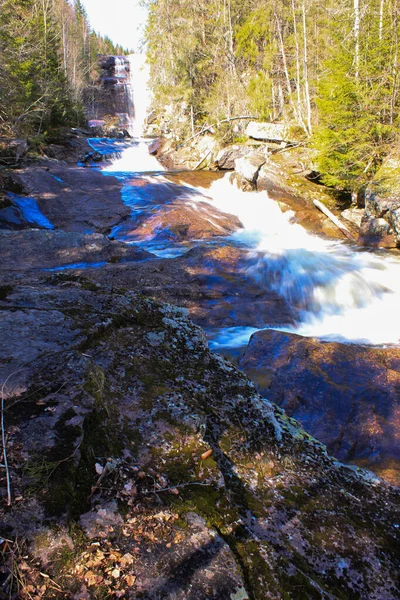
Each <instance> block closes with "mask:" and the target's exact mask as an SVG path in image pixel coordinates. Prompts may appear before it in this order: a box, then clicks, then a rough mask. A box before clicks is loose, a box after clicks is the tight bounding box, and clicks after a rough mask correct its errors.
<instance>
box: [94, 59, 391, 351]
mask: <svg viewBox="0 0 400 600" xmlns="http://www.w3.org/2000/svg"><path fill="white" fill-rule="evenodd" d="M129 62H130V73H131V80H130V81H131V83H130V85H131V93H132V96H133V99H134V115H133V119H132V132H133V133H134V135H135V139H134V143H133V144H132V145H131V146H130V147H129V148H127V149H126V150H124V151H123V153H122V155H121V157H120V158H119V159H118V160H115V161H114V162H113V163H112V164H111V165H109V166H107V167H106V168H105V169H103V171H104V172H105V174H107V173H113V174H115V175H116V176H117V177H120V178H121V179H122V180H123V181H124V183H125V185H124V189H123V192H122V194H123V198H124V201H125V202H126V203H127V204H129V205H130V206H132V208H133V209H134V210H135V208H136V207H137V206H138V205H139V208H138V210H139V211H140V212H141V211H142V210H144V206H145V200H146V194H145V193H144V194H142V193H140V194H139V195H138V194H137V190H138V188H137V187H135V186H133V187H132V186H131V185H130V183H129V178H130V177H131V175H130V174H133V177H134V174H135V173H146V172H149V171H150V172H154V171H162V170H163V168H162V167H161V166H160V164H159V162H158V161H157V159H156V158H155V157H153V156H150V154H149V153H148V147H147V146H148V141H149V140H147V141H146V140H144V139H143V138H142V137H140V136H141V135H142V133H143V125H144V122H145V118H146V114H147V110H148V106H149V98H150V96H149V93H148V90H147V81H148V69H147V66H146V65H145V59H144V57H143V56H141V55H136V54H135V55H131V56H130V57H129ZM141 178H142V183H141V185H140V187H141V188H143V185H146V183H148V184H149V186H152V188H151V189H152V191H151V194H152V196H154V195H157V185H159V186H161V185H164V186H165V185H169V186H171V183H169V182H167V181H166V180H165V178H163V177H159V176H158V177H156V178H154V177H151V176H149V175H144V176H143V175H142V176H141ZM186 187H187V188H188V194H187V198H186V201H187V202H189V203H191V205H192V206H195V205H196V203H197V202H198V201H199V200H201V201H205V200H206V201H208V202H211V203H212V204H213V205H214V206H215V207H217V208H219V209H220V210H222V211H223V212H226V213H231V214H235V215H236V216H238V218H239V219H240V221H241V222H242V223H243V225H244V228H243V229H242V230H240V231H238V232H236V233H235V234H233V235H232V236H231V237H230V243H236V244H238V245H240V246H241V247H242V248H244V249H247V250H248V267H247V269H246V274H247V276H248V277H249V278H250V279H253V280H256V281H257V283H259V284H260V285H261V286H265V287H266V288H269V289H271V288H272V289H273V290H275V291H276V292H277V293H278V294H279V295H281V296H282V297H283V298H284V299H285V300H286V301H287V302H288V304H289V305H290V307H291V308H292V309H293V314H294V318H295V321H296V323H297V325H296V327H294V328H291V329H288V328H285V331H292V332H294V333H298V334H300V335H304V336H315V337H319V338H321V339H329V340H339V341H347V342H359V343H360V342H361V343H367V344H398V343H400V319H399V318H398V311H399V306H400V260H399V259H396V258H394V257H390V256H388V255H382V254H379V253H373V252H368V251H365V250H360V249H357V248H353V247H351V246H349V245H348V244H344V243H341V242H338V241H329V240H326V239H322V238H319V237H317V236H315V235H311V234H309V233H307V232H306V231H305V230H304V229H303V228H302V227H301V226H300V225H298V224H296V223H295V222H294V220H293V213H290V212H285V213H282V211H281V210H280V208H279V205H278V204H277V203H276V202H274V201H273V200H271V199H270V198H269V197H268V194H267V193H266V192H259V193H257V192H252V193H250V192H242V191H241V190H239V189H238V188H237V187H236V186H235V185H233V184H232V183H231V182H230V177H229V174H228V175H226V176H225V177H224V178H222V179H220V180H218V181H215V182H214V183H213V184H212V186H211V188H210V189H208V190H204V189H201V188H196V189H193V188H191V186H189V185H187V186H186ZM189 188H191V189H189ZM132 190H133V192H134V193H133V195H132ZM160 192H161V193H162V191H161V188H160ZM189 192H190V193H189ZM193 192H195V193H193ZM179 196H180V198H182V197H185V194H184V192H183V193H182V189H180V190H179ZM194 243H196V242H194ZM224 243H225V242H224V241H223V239H221V244H224ZM169 250H170V248H169V247H168V248H167V247H166V248H158V249H157V251H158V253H159V255H163V252H168V251H169ZM174 251H176V248H175V250H174ZM266 325H268V324H266ZM282 329H283V328H282ZM253 331H254V329H250V328H240V327H239V328H232V329H231V330H230V331H227V330H224V331H223V332H221V339H225V340H228V341H227V342H226V344H225V345H229V346H231V347H233V346H237V345H243V341H244V339H245V338H246V337H247V339H248V337H249V336H250V334H251V333H252V332H253ZM215 345H218V340H217V341H216V342H215Z"/></svg>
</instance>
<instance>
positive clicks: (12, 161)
mask: <svg viewBox="0 0 400 600" xmlns="http://www.w3.org/2000/svg"><path fill="white" fill-rule="evenodd" d="M27 152H28V142H27V140H15V139H9V138H2V137H0V165H7V166H16V165H17V164H18V163H19V162H20V161H21V158H23V157H24V156H25V155H26V153H27Z"/></svg>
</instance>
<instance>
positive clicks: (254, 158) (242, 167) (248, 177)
mask: <svg viewBox="0 0 400 600" xmlns="http://www.w3.org/2000/svg"><path fill="white" fill-rule="evenodd" d="M265 162H266V157H265V155H264V154H262V153H261V152H253V153H252V154H251V155H249V156H247V157H246V156H245V157H243V158H237V159H236V160H235V171H236V173H237V174H238V175H239V177H241V178H243V179H244V180H245V181H246V182H248V183H250V184H251V186H252V187H255V185H256V181H257V178H258V175H259V172H260V169H261V167H262V165H263V164H264V163H265Z"/></svg>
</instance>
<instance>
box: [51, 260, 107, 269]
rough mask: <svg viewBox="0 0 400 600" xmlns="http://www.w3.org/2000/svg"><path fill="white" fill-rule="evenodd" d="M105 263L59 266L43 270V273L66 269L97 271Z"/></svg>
mask: <svg viewBox="0 0 400 600" xmlns="http://www.w3.org/2000/svg"><path fill="white" fill-rule="evenodd" d="M106 264H107V262H106V261H102V262H92V263H90V262H80V263H69V264H68V265H61V266H58V267H50V268H46V269H43V271H51V272H53V271H66V270H67V269H98V268H99V267H104V265H106Z"/></svg>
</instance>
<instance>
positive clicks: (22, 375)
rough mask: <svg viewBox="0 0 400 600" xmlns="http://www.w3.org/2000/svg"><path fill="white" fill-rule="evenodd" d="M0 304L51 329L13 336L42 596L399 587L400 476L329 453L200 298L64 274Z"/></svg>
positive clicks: (22, 481)
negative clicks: (229, 340)
mask: <svg viewBox="0 0 400 600" xmlns="http://www.w3.org/2000/svg"><path fill="white" fill-rule="evenodd" d="M49 311H50V312H49ZM0 312H1V319H0V322H3V319H4V318H7V317H10V318H13V319H14V321H15V327H20V332H21V337H22V336H23V338H24V339H25V340H26V342H27V345H30V344H31V342H33V340H35V343H36V344H37V351H36V354H32V352H31V353H28V354H27V355H26V356H25V357H24V356H23V355H22V354H21V351H20V348H19V346H18V345H14V344H13V343H12V342H11V343H9V344H8V347H7V348H5V347H0V370H1V379H2V381H4V379H5V377H6V376H7V375H8V374H10V373H14V375H13V376H11V377H10V379H9V380H8V381H7V384H6V385H5V387H4V390H3V391H4V395H5V403H6V413H5V426H6V431H7V439H8V443H7V444H8V446H7V449H8V458H9V464H10V476H11V489H12V506H11V507H9V508H8V509H7V508H6V507H4V505H3V506H2V514H1V521H2V535H4V536H6V537H7V539H9V540H10V542H8V543H10V544H13V539H14V536H18V537H19V535H20V534H21V533H23V535H24V538H25V539H27V541H28V546H24V547H23V549H22V551H21V554H19V553H18V551H17V550H16V551H15V552H14V554H13V565H14V568H15V564H18V565H20V564H22V561H24V564H25V565H27V566H28V569H26V567H24V577H26V578H27V579H25V581H26V584H27V585H28V584H29V585H30V586H31V588H30V590H31V593H32V594H33V593H36V590H37V589H39V587H40V589H42V591H43V585H44V586H47V585H49V586H50V583H51V586H50V587H53V588H54V587H56V589H58V586H61V584H62V590H63V592H65V593H71V594H73V593H75V594H76V593H77V591H76V590H78V591H79V590H80V591H79V593H81V594H84V595H85V594H86V597H94V595H95V594H96V595H97V596H98V595H100V594H102V595H103V596H104V595H105V596H107V595H110V594H111V593H112V594H115V593H116V592H117V591H118V592H119V591H121V593H122V590H124V593H125V594H128V595H129V596H130V597H132V598H135V597H140V596H141V597H148V598H157V597H158V598H160V597H172V596H173V597H174V598H177V599H181V600H184V599H185V600H186V599H190V600H203V599H204V598H211V599H212V598H214V599H215V600H217V599H218V600H220V599H225V598H226V600H232V598H242V599H244V598H249V599H250V598H254V599H256V600H264V599H265V598H267V597H268V598H271V599H273V600H280V599H281V598H282V597H284V596H285V595H286V596H288V597H290V595H292V594H293V590H294V589H297V587H298V586H301V590H302V592H301V593H302V595H303V596H304V597H308V596H310V597H311V596H313V597H314V596H315V597H321V598H323V597H327V596H332V597H334V596H335V595H337V594H338V593H339V591H340V594H341V595H343V596H344V597H352V596H353V597H359V598H363V599H364V598H365V599H368V600H372V599H374V600H377V599H378V598H379V600H395V599H396V598H398V596H399V593H400V590H399V588H398V579H397V575H398V569H399V556H400V553H399V551H398V550H399V530H398V528H396V527H395V526H394V525H395V524H396V523H398V522H399V521H398V512H397V511H398V507H399V493H398V491H396V490H395V489H394V488H390V486H388V485H387V484H385V483H383V482H381V481H379V480H377V479H374V478H373V477H372V476H371V475H368V474H367V473H365V472H362V471H360V470H357V469H354V470H352V469H349V468H347V467H344V466H343V465H341V464H340V463H338V462H337V461H335V460H333V459H331V458H329V456H328V455H327V453H326V450H325V448H324V446H322V445H321V444H320V443H319V442H317V441H316V440H314V439H313V438H311V437H310V436H309V435H307V434H306V433H305V432H304V431H303V430H302V429H301V427H300V426H299V425H298V424H297V423H296V422H295V421H294V420H293V419H289V418H287V417H286V416H285V415H284V413H283V412H282V411H281V410H280V409H279V408H277V407H276V406H274V405H273V404H271V403H270V402H269V401H267V400H265V399H263V398H261V397H260V396H259V395H258V394H257V393H256V391H255V388H254V386H253V385H252V384H251V383H250V382H249V381H248V380H247V379H246V377H245V376H244V375H243V374H242V373H240V372H239V371H238V370H237V369H236V368H235V367H233V366H232V365H231V364H230V363H228V362H226V361H225V360H224V359H222V358H221V357H219V356H218V355H214V354H212V353H211V352H210V351H209V350H208V348H207V345H206V343H205V338H204V334H203V332H202V331H201V330H200V329H199V328H197V327H195V326H193V325H192V323H191V322H190V321H189V319H188V318H187V316H186V315H185V313H184V311H182V310H181V309H176V308H173V307H171V306H167V305H162V304H158V303H155V302H153V301H150V300H148V299H145V298H143V297H141V296H137V295H136V294H134V293H132V292H121V291H117V290H113V291H112V290H111V289H109V288H102V287H100V288H96V289H93V288H92V287H91V284H90V283H89V282H87V281H85V280H84V279H82V278H80V279H77V278H76V277H74V276H65V275H55V276H51V277H50V278H49V279H48V281H47V284H46V285H41V286H35V285H29V286H14V287H12V289H8V291H7V293H4V294H3V295H2V299H1V300H0ZM53 312H54V313H55V314H56V315H57V328H58V331H59V335H58V337H57V338H55V337H54V336H53V335H52V333H51V331H50V330H49V328H48V327H47V326H43V327H42V326H39V327H38V324H39V323H40V322H41V320H42V319H43V318H47V319H48V320H51V318H54V316H53ZM45 315H48V316H47V317H45ZM46 344H47V348H46ZM16 368H17V369H18V372H17V373H15V371H16ZM3 475H4V472H3V471H1V476H2V477H3ZM3 484H4V481H2V489H3V490H4V489H5V485H3ZM17 497H18V498H19V500H18V501H16V498H17ZM77 521H80V524H81V527H78V528H77V525H76V522H77ZM50 524H51V525H52V526H53V527H54V525H55V524H58V525H59V527H58V529H57V540H56V542H57V543H54V545H53V547H52V548H53V551H52V552H49V551H47V552H43V551H42V546H43V545H44V544H46V547H47V548H48V540H49V535H51V532H49V526H50ZM67 529H68V533H67ZM354 540H357V543H355V541H354ZM13 548H14V546H13ZM66 550H68V552H66ZM66 557H67V558H66ZM3 559H4V560H5V562H6V563H7V560H8V554H7V552H5V553H4V554H3ZM7 568H8V567H7V566H6V570H5V573H6V575H7V573H8V571H7ZM43 572H45V574H46V575H48V576H49V577H50V581H49V579H45V578H44V577H43V576H42V575H41V573H43ZM316 582H318V583H316Z"/></svg>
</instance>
